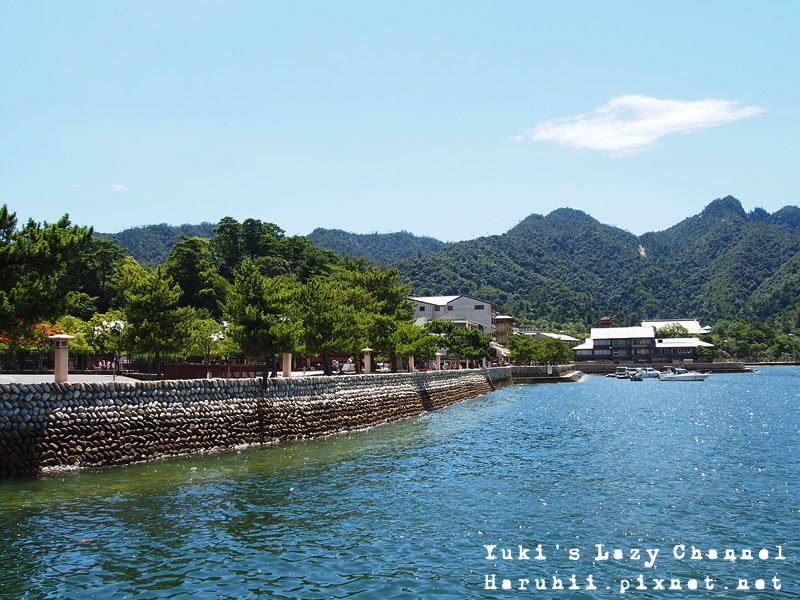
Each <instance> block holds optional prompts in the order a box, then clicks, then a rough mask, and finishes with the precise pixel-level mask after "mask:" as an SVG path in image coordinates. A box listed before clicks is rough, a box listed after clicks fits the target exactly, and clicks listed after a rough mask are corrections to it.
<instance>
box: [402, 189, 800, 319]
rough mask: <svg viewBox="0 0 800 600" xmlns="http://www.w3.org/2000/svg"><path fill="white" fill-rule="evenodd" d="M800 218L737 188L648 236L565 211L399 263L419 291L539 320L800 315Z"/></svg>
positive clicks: (794, 209) (797, 211)
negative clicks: (749, 206)
mask: <svg viewBox="0 0 800 600" xmlns="http://www.w3.org/2000/svg"><path fill="white" fill-rule="evenodd" d="M799 215H800V209H797V207H785V208H783V209H781V210H780V211H777V212H776V213H774V214H772V215H770V214H769V213H767V212H766V211H764V210H762V209H756V210H754V211H753V212H751V213H746V212H745V211H744V210H743V209H742V206H741V204H740V203H739V201H738V200H736V199H735V198H733V197H730V196H728V197H726V198H722V199H719V200H715V201H714V202H712V203H711V204H709V205H708V206H707V207H706V208H705V209H704V210H703V211H702V212H701V213H700V214H699V215H695V216H693V217H689V218H687V219H685V220H684V221H682V222H680V223H678V224H677V225H675V226H674V227H671V228H669V229H667V230H665V231H662V232H654V233H648V234H645V235H643V236H639V237H637V236H635V235H633V234H631V233H629V232H626V231H623V230H621V229H618V228H616V227H611V226H608V225H603V224H601V223H599V222H598V221H596V220H595V219H593V218H592V217H590V216H589V215H587V214H585V213H583V212H580V211H576V210H572V209H558V210H556V211H553V212H552V213H550V214H549V215H547V216H541V215H531V216H530V217H528V218H526V219H525V220H523V221H522V222H521V223H519V224H518V225H517V226H516V227H514V228H513V229H511V230H510V231H508V232H507V233H505V234H503V235H499V236H494V237H490V238H480V239H477V240H470V241H466V242H461V243H458V244H453V245H452V246H450V247H448V248H446V249H444V250H443V251H441V252H439V253H436V254H427V255H420V256H415V257H412V258H409V259H405V260H402V261H400V262H398V263H397V266H398V268H399V269H400V270H401V271H402V272H403V273H404V274H405V275H406V276H407V277H408V278H409V280H411V281H412V282H413V285H414V292H415V293H418V294H421V295H428V294H470V295H475V296H478V297H480V298H483V299H486V300H489V301H492V302H496V303H498V304H499V305H501V306H502V310H503V312H508V313H511V314H514V315H515V316H517V317H522V318H525V319H527V320H530V321H534V320H540V319H541V320H545V321H550V322H553V323H564V322H567V321H573V320H579V321H583V322H586V323H596V322H597V320H598V319H599V318H600V317H601V316H603V315H605V314H609V315H613V316H614V317H615V320H616V322H617V323H618V324H620V325H625V324H635V323H636V322H638V321H640V320H641V319H645V318H659V317H664V316H692V317H698V318H701V319H703V320H706V321H709V322H713V321H715V320H717V319H721V318H734V317H747V316H758V317H760V318H765V317H767V316H772V315H779V314H792V315H796V314H797V310H798V307H799V306H800V305H799V304H798V297H799V295H798V294H797V293H796V292H797V291H800V283H798V266H800V256H799V255H798V253H800V229H799V228H798V224H800V218H798V216H799Z"/></svg>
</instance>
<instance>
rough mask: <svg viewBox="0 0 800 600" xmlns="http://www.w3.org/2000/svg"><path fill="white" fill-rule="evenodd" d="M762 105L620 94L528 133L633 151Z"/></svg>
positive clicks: (534, 137)
mask: <svg viewBox="0 0 800 600" xmlns="http://www.w3.org/2000/svg"><path fill="white" fill-rule="evenodd" d="M765 110H766V109H765V108H763V107H760V106H739V103H738V102H734V101H731V100H713V99H709V100H695V101H687V100H662V99H659V98H651V97H650V96H639V95H629V96H619V97H617V98H612V99H611V100H609V101H608V103H607V104H606V105H605V106H601V107H600V108H597V109H595V110H594V111H592V112H590V113H584V114H582V115H577V116H573V117H564V118H561V119H553V120H550V121H543V122H542V123H539V124H538V125H537V126H536V127H534V128H533V129H532V130H531V131H530V132H529V134H528V137H530V138H531V139H532V140H534V141H550V142H555V143H557V144H561V145H562V146H567V147H569V148H585V149H588V150H600V151H604V152H610V153H612V154H617V155H619V154H631V153H634V152H638V151H639V150H643V149H644V148H647V147H648V146H652V145H653V144H655V143H656V142H657V141H658V140H660V139H661V138H662V137H664V136H666V135H670V134H672V133H692V132H696V131H703V130H705V129H709V128H710V127H717V126H719V125H725V124H726V123H731V122H733V121H738V120H739V119H745V118H747V117H752V116H755V115H758V114H760V113H762V112H764V111H765Z"/></svg>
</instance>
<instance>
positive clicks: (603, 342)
mask: <svg viewBox="0 0 800 600" xmlns="http://www.w3.org/2000/svg"><path fill="white" fill-rule="evenodd" d="M594 345H595V346H610V345H611V340H595V341H594Z"/></svg>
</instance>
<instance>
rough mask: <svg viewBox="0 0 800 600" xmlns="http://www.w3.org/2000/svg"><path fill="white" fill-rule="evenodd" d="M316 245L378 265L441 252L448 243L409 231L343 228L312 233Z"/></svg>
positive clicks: (317, 230) (311, 236) (311, 237)
mask: <svg viewBox="0 0 800 600" xmlns="http://www.w3.org/2000/svg"><path fill="white" fill-rule="evenodd" d="M308 237H309V239H310V240H311V241H312V242H313V243H314V245H316V246H318V247H320V248H322V249H324V250H333V251H334V252H336V253H337V254H342V255H344V256H352V257H353V258H364V259H366V260H368V261H370V262H373V263H376V264H388V263H393V262H396V261H398V260H402V259H404V258H408V257H409V256H414V255H416V254H420V253H425V252H438V251H439V250H441V249H443V248H445V247H446V246H447V244H445V243H444V242H440V241H439V240H437V239H434V238H431V237H420V236H416V235H414V234H411V233H409V232H407V231H398V232H396V233H366V234H360V233H349V232H347V231H342V230H341V229H322V228H317V229H315V230H314V231H312V232H311V234H309V236H308Z"/></svg>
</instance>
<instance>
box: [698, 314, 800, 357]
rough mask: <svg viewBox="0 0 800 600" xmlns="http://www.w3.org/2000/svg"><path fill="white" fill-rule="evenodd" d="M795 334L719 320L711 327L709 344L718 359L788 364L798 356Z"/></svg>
mask: <svg viewBox="0 0 800 600" xmlns="http://www.w3.org/2000/svg"><path fill="white" fill-rule="evenodd" d="M796 333H797V331H786V332H783V331H781V330H779V329H777V328H776V327H774V326H773V325H770V324H769V323H765V322H763V321H735V320H723V321H719V322H718V323H717V324H715V325H714V328H713V330H712V332H711V342H712V343H713V344H714V345H715V346H716V349H717V352H718V357H719V358H730V359H733V360H741V361H746V362H749V361H752V362H758V361H791V360H794V358H795V357H796V356H800V354H798V351H799V350H800V348H799V347H798V346H800V342H798V340H797V336H796V335H794V334H796Z"/></svg>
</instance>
